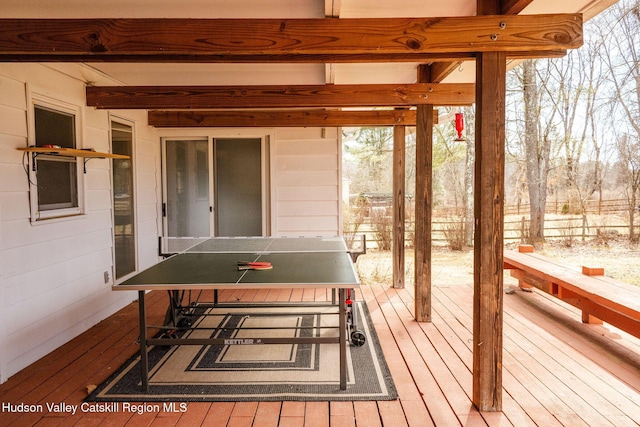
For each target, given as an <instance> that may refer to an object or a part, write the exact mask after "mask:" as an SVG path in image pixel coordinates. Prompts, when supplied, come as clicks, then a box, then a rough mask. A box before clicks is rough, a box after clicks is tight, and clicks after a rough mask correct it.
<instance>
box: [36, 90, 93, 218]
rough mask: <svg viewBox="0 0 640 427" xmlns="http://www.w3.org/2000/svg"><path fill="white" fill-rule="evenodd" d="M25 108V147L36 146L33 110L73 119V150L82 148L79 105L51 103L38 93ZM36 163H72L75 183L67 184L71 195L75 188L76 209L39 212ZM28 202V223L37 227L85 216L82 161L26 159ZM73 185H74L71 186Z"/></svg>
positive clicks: (56, 157) (43, 157)
mask: <svg viewBox="0 0 640 427" xmlns="http://www.w3.org/2000/svg"><path fill="white" fill-rule="evenodd" d="M28 97H29V98H28V99H29V101H28V108H27V120H28V125H29V132H28V138H27V139H28V145H29V146H35V145H37V142H36V120H35V116H36V113H35V110H36V108H41V109H46V110H50V111H53V112H55V113H60V114H67V115H71V116H73V119H74V120H73V125H74V129H73V132H74V134H75V135H74V136H75V147H74V148H76V149H81V148H82V146H83V144H82V142H83V135H82V129H83V128H82V121H83V117H82V112H83V110H82V108H81V107H80V106H78V105H75V104H72V103H70V102H66V101H62V100H60V99H54V98H51V97H48V96H46V95H42V94H40V93H36V92H31V91H28ZM38 161H57V162H66V163H69V164H72V163H74V162H75V172H76V173H75V175H76V182H75V183H72V182H70V188H71V191H73V187H74V186H75V192H76V194H75V196H76V200H77V205H78V206H72V207H66V206H61V207H57V208H56V207H55V206H53V207H52V208H51V209H45V210H41V209H40V202H39V197H40V196H39V195H38V170H37V163H38ZM28 163H29V167H28V174H29V195H30V196H29V199H30V211H31V212H30V213H31V223H32V224H37V223H42V221H44V220H51V219H61V218H69V217H78V216H80V215H84V213H85V194H84V190H85V183H84V181H85V173H84V160H83V159H82V158H79V157H73V160H71V157H70V156H60V155H48V154H37V155H31V156H29V161H28ZM74 184H75V185H74Z"/></svg>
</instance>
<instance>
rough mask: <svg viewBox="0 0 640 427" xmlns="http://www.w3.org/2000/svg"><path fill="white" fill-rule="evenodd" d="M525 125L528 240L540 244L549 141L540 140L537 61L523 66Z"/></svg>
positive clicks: (542, 231)
mask: <svg viewBox="0 0 640 427" xmlns="http://www.w3.org/2000/svg"><path fill="white" fill-rule="evenodd" d="M522 86H523V95H524V109H525V124H524V135H525V136H524V146H525V157H526V174H527V183H528V189H529V210H530V215H531V217H530V218H531V219H530V223H529V224H530V225H529V240H530V243H532V244H539V243H540V242H542V241H543V239H544V214H545V208H546V205H547V177H548V175H549V155H550V153H551V144H550V142H549V140H547V139H543V140H540V132H539V123H540V100H539V97H538V80H537V73H536V61H534V60H528V61H525V62H524V63H523V65H522Z"/></svg>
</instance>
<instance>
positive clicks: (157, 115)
mask: <svg viewBox="0 0 640 427" xmlns="http://www.w3.org/2000/svg"><path fill="white" fill-rule="evenodd" d="M437 118H438V111H437V110H436V111H434V122H435V123H437ZM148 120H149V125H150V126H154V127H157V128H165V127H172V128H180V127H243V128H244V127H325V126H326V127H333V126H338V127H343V126H415V125H416V111H415V110H407V109H402V110H367V111H343V110H287V111H282V110H277V111H273V110H271V111H229V110H224V111H219V110H217V111H211V110H207V111H184V110H183V111H174V110H151V111H149V113H148Z"/></svg>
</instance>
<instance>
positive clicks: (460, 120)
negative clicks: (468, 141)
mask: <svg viewBox="0 0 640 427" xmlns="http://www.w3.org/2000/svg"><path fill="white" fill-rule="evenodd" d="M463 130H464V114H462V113H456V132H457V133H458V137H457V138H456V141H464V138H463V137H462V131H463Z"/></svg>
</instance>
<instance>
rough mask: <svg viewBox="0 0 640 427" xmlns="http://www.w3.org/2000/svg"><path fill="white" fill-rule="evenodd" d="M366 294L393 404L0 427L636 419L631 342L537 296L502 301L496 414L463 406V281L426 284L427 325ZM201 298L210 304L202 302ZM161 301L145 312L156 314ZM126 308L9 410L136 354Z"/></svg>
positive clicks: (4, 419)
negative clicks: (429, 291) (429, 294)
mask: <svg viewBox="0 0 640 427" xmlns="http://www.w3.org/2000/svg"><path fill="white" fill-rule="evenodd" d="M357 297H358V298H359V299H362V298H364V299H366V300H367V303H368V306H369V311H370V313H371V317H372V320H373V325H374V326H375V328H376V331H377V333H378V336H379V338H380V340H381V343H382V347H383V351H384V353H385V357H386V359H387V363H388V365H389V367H390V370H391V372H392V375H393V378H394V381H395V383H396V387H397V389H398V392H399V396H400V398H399V399H398V400H397V401H391V402H330V403H329V402H235V403H234V402H214V403H204V402H193V403H189V404H188V406H187V410H186V412H184V413H181V412H178V413H165V412H160V413H145V414H142V415H138V414H132V413H118V414H108V415H103V414H76V415H75V416H68V415H65V414H48V413H33V414H15V413H13V414H12V413H6V412H5V413H0V424H1V425H3V426H4V425H7V426H22V425H42V426H54V425H55V426H58V425H65V426H66V425H73V424H75V425H82V426H85V425H101V426H125V425H132V426H139V425H153V426H167V425H171V426H173V425H189V426H193V425H226V426H236V427H238V426H252V427H269V426H300V427H329V426H331V427H334V426H349V427H358V426H361V425H364V426H367V427H376V426H383V425H393V426H394V427H395V426H403V425H406V426H419V427H423V426H428V425H437V426H461V425H465V426H467V425H469V426H472V425H480V426H487V425H488V426H512V425H513V426H518V427H520V426H534V425H545V426H553V425H565V426H571V427H573V426H579V425H587V426H601V425H615V426H627V425H638V424H640V340H638V339H636V338H634V337H631V336H629V335H628V334H624V333H620V332H619V331H617V330H615V329H614V328H610V327H609V325H607V324H604V325H598V326H595V325H583V324H581V323H579V322H576V321H575V320H576V319H579V316H580V313H579V311H577V310H575V309H574V308H572V307H570V306H567V305H566V304H564V303H562V302H558V301H557V300H556V299H554V298H551V297H545V295H543V294H542V293H537V292H534V293H524V292H517V293H516V294H513V295H508V296H505V299H504V303H505V307H504V310H505V317H504V322H505V323H504V353H503V363H504V370H503V387H504V394H503V411H502V412H498V413H482V412H478V411H477V410H476V409H475V408H474V407H473V405H471V400H470V394H471V383H472V381H471V378H472V377H471V375H472V374H471V366H472V341H471V338H472V335H471V328H472V308H471V302H472V286H471V285H460V284H452V285H449V286H434V288H433V322H432V323H416V322H415V321H414V320H413V316H412V311H413V297H412V291H411V289H410V288H408V289H404V290H396V289H392V288H390V287H389V286H382V285H376V286H365V287H363V290H362V292H361V293H359V294H358V295H357ZM204 298H212V296H211V295H205V296H204ZM238 298H243V299H250V300H253V301H269V300H273V299H275V298H277V299H279V300H283V301H302V300H305V301H306V300H309V299H311V298H313V299H316V300H330V299H331V295H330V293H327V292H325V291H320V290H318V291H315V292H313V293H312V292H302V291H299V292H291V291H283V290H275V291H268V292H257V291H256V292H221V295H220V300H221V301H236V300H237V299H238ZM165 303H166V296H165V294H163V293H153V294H152V295H150V296H149V298H148V305H147V308H148V310H149V312H150V316H151V317H152V318H153V319H154V321H157V322H161V320H162V318H163V317H164V306H165ZM137 334H138V332H137V304H135V303H133V304H131V305H129V306H127V307H126V308H125V309H123V310H122V311H120V312H119V313H117V314H115V315H114V316H112V317H110V318H109V319H107V320H105V321H103V322H101V323H100V324H98V325H96V326H95V327H94V328H92V329H91V330H90V331H88V332H87V333H85V334H82V335H81V336H79V337H78V338H76V339H74V340H72V341H71V342H69V343H68V344H66V345H64V346H62V347H61V348H59V349H58V350H55V351H54V352H52V353H51V354H49V355H47V356H45V357H43V358H42V359H41V360H39V361H38V362H36V363H34V364H33V365H31V366H30V367H28V368H26V369H24V370H23V371H21V372H19V373H18V374H16V375H14V376H13V377H11V378H10V379H9V380H8V381H7V382H6V383H5V384H2V385H0V400H2V402H12V403H20V402H24V403H40V402H42V403H44V402H47V401H54V402H58V401H64V402H65V403H70V404H79V403H80V402H81V400H82V398H84V396H85V395H86V389H85V388H86V385H88V384H99V383H100V382H102V381H103V380H104V379H106V378H107V377H108V376H109V375H110V373H111V372H112V371H113V369H115V368H117V367H118V366H120V364H122V363H124V361H125V360H126V359H127V358H129V357H130V356H131V355H133V354H135V352H136V351H137V349H138V346H137V344H136V338H137Z"/></svg>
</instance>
